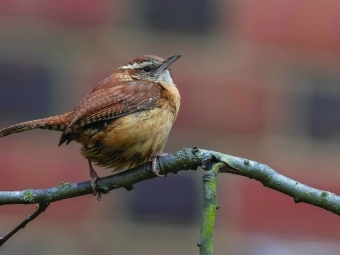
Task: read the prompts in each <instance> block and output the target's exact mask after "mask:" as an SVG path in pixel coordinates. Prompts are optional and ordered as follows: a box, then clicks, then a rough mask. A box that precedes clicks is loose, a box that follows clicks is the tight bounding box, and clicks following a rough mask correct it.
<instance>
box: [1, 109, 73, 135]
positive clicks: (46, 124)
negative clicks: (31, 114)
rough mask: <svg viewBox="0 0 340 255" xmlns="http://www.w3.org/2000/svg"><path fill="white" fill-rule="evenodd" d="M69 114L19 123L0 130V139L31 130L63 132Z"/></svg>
mask: <svg viewBox="0 0 340 255" xmlns="http://www.w3.org/2000/svg"><path fill="white" fill-rule="evenodd" d="M70 118H71V115H70V113H65V114H62V115H56V116H52V117H49V118H45V119H39V120H32V121H27V122H23V123H19V124H16V125H13V126H9V127H7V128H4V129H1V130H0V137H3V136H7V135H11V134H14V133H20V132H24V131H27V130H31V129H37V128H41V129H49V130H55V131H64V130H65V129H66V127H67V125H68V123H69V121H70Z"/></svg>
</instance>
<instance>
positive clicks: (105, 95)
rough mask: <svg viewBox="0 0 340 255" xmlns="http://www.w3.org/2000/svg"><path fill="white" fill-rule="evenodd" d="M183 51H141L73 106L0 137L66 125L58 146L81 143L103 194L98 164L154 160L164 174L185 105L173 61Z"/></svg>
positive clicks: (123, 166) (123, 165)
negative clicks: (171, 53) (163, 160)
mask: <svg viewBox="0 0 340 255" xmlns="http://www.w3.org/2000/svg"><path fill="white" fill-rule="evenodd" d="M181 56H182V54H176V55H174V56H172V57H169V58H167V59H166V60H164V59H163V58H160V57H157V56H154V55H143V56H140V57H137V58H135V59H133V60H132V61H130V62H128V63H126V64H124V65H122V66H120V67H119V68H117V69H116V70H115V71H114V72H113V73H112V74H111V75H110V76H109V77H107V78H106V79H104V80H103V81H101V82H99V83H98V84H97V85H96V86H94V87H93V88H92V90H90V92H89V93H88V94H87V96H86V97H85V98H84V99H83V100H82V101H81V102H80V103H79V104H78V105H77V106H76V107H75V108H74V109H72V110H71V111H69V112H67V113H64V114H61V115H55V116H51V117H48V118H43V119H37V120H32V121H27V122H23V123H19V124H16V125H12V126H9V127H7V128H4V129H1V130H0V138H1V137H4V136H7V135H11V134H14V133H20V132H23V131H27V130H31V129H48V130H54V131H61V132H62V134H61V137H60V140H59V144H58V146H60V145H62V144H66V145H67V144H69V143H70V142H71V141H75V142H78V143H79V144H80V145H81V147H80V153H81V154H82V155H83V156H84V157H85V159H86V160H87V162H88V167H89V172H90V177H91V186H92V189H93V192H94V195H97V199H98V200H100V198H101V193H100V192H97V191H96V181H97V179H98V178H99V176H98V174H97V173H96V171H95V170H94V168H93V164H95V165H97V166H99V167H102V168H110V169H112V172H113V173H118V172H121V171H124V170H127V169H130V168H133V167H136V166H138V165H141V164H143V163H146V162H148V161H150V160H151V164H152V167H151V168H152V171H153V172H154V174H155V175H157V176H163V175H161V174H160V173H159V170H158V169H157V165H156V160H157V158H160V157H163V156H165V155H166V153H163V149H164V146H165V143H166V141H167V138H168V135H169V132H170V129H171V128H172V126H173V123H174V122H175V120H176V118H177V115H178V111H179V107H180V93H179V91H178V89H177V86H176V85H175V84H174V82H173V80H172V75H171V72H170V68H169V67H170V66H171V65H172V64H173V63H174V62H175V61H176V60H177V59H179V58H180V57H181Z"/></svg>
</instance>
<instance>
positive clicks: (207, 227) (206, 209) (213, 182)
mask: <svg viewBox="0 0 340 255" xmlns="http://www.w3.org/2000/svg"><path fill="white" fill-rule="evenodd" d="M223 166H224V163H217V164H215V165H214V166H213V168H212V169H211V170H209V171H206V172H205V173H204V174H203V176H202V179H203V211H202V220H201V230H200V239H199V240H198V242H197V246H198V247H199V248H200V255H212V254H213V234H214V226H215V217H216V210H217V209H218V205H217V202H216V191H217V177H218V173H219V170H220V167H223Z"/></svg>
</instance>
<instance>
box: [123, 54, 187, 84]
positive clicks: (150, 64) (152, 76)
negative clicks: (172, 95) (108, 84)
mask: <svg viewBox="0 0 340 255" xmlns="http://www.w3.org/2000/svg"><path fill="white" fill-rule="evenodd" d="M181 56H182V54H176V55H174V56H172V57H170V58H168V59H166V60H164V59H162V58H160V57H157V56H152V55H144V56H141V57H138V58H135V59H134V60H132V61H131V62H129V63H127V64H125V65H123V66H121V67H119V68H118V69H117V71H118V72H119V73H121V74H123V75H124V76H125V77H126V76H129V77H131V78H132V79H134V80H144V81H151V82H160V83H166V84H173V82H172V78H171V74H170V70H169V67H170V65H171V64H172V63H174V62H175V61H176V60H177V59H179V58H180V57H181Z"/></svg>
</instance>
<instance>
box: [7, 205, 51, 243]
mask: <svg viewBox="0 0 340 255" xmlns="http://www.w3.org/2000/svg"><path fill="white" fill-rule="evenodd" d="M49 205H50V204H45V203H40V204H39V205H37V209H36V210H35V211H34V213H32V214H30V215H29V216H27V217H26V218H25V219H24V220H23V221H21V222H20V223H19V224H18V226H16V227H15V228H13V229H12V230H11V231H10V232H8V233H7V234H6V235H4V236H2V237H0V246H2V245H3V244H4V243H5V242H6V241H7V240H8V239H10V238H11V237H12V236H13V235H14V234H15V233H16V232H18V231H19V230H20V229H22V228H24V227H26V225H27V223H29V222H31V221H32V220H34V219H35V218H36V217H38V216H39V215H40V214H41V213H43V212H45V211H46V209H47V207H48V206H49Z"/></svg>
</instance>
